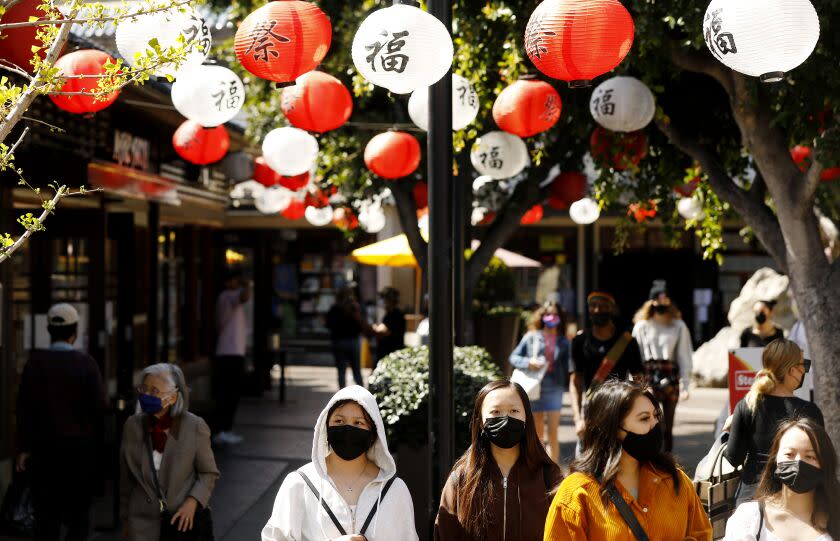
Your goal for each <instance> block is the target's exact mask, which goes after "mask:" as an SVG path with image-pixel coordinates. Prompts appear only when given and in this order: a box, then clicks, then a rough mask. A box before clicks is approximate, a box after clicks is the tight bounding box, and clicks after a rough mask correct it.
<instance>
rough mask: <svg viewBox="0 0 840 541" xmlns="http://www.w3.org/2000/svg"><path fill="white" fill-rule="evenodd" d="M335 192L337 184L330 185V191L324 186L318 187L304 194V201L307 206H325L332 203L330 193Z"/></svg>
mask: <svg viewBox="0 0 840 541" xmlns="http://www.w3.org/2000/svg"><path fill="white" fill-rule="evenodd" d="M335 192H336V189H335V186H330V188H329V191H328V192H327V191H324V190H323V189H322V188H316V189H315V191H314V192H309V193H307V194H306V195H305V196H304V198H303V202H304V203H305V205H306V206H307V207H315V208H318V209H320V208H324V207H326V206H327V205H329V204H330V195H332V194H334V193H335Z"/></svg>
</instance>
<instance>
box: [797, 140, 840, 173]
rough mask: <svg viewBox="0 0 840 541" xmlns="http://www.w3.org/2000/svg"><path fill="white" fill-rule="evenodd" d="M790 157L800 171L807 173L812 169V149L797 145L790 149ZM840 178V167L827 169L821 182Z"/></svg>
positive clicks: (824, 170)
mask: <svg viewBox="0 0 840 541" xmlns="http://www.w3.org/2000/svg"><path fill="white" fill-rule="evenodd" d="M790 157H791V158H793V163H795V164H796V165H797V166H798V167H799V170H800V171H802V172H805V171H807V170H808V168H809V167H811V147H806V146H804V145H796V146H795V147H793V148H792V149H790ZM838 178H840V167H826V168H825V169H823V172H822V173H821V174H820V180H821V181H823V182H830V181H832V180H837V179H838Z"/></svg>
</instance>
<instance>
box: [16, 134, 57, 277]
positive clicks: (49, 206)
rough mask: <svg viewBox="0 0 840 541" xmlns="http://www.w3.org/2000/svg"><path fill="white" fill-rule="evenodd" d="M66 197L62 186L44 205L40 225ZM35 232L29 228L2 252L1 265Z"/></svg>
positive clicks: (39, 218) (39, 219)
mask: <svg viewBox="0 0 840 541" xmlns="http://www.w3.org/2000/svg"><path fill="white" fill-rule="evenodd" d="M18 142H20V141H18ZM66 196H67V187H66V186H61V187H60V188H59V189H58V190H57V191H56V192H55V195H54V196H53V198H52V199H51V200H50V202H49V203H47V204H45V205H44V211H43V212H42V213H41V215H40V216H39V217H38V223H39V224H43V223H44V222H45V221H46V219H47V217H48V216H49V215H50V214H51V213H52V211H53V210H54V209H55V207H56V206H57V205H58V202H59V201H60V200H61V199H62V198H64V197H66ZM34 232H35V230H34V229H32V228H27V229H26V231H24V232H23V234H22V235H21V236H20V237H18V239H17V240H16V241H15V242H14V244H12V245H11V246H9V247H8V248H6V249H5V250H1V251H0V263H3V262H4V261H6V260H7V259H9V258H10V257H11V256H12V254H13V253H15V252H16V251H17V250H18V249H19V248H20V247H21V246H23V244H24V243H25V242H26V239H28V238H29V237H31V236H32V233H34Z"/></svg>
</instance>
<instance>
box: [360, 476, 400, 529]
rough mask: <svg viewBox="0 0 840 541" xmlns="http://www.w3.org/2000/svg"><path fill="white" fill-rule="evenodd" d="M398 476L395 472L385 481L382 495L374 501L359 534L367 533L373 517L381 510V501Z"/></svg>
mask: <svg viewBox="0 0 840 541" xmlns="http://www.w3.org/2000/svg"><path fill="white" fill-rule="evenodd" d="M396 478H397V476H396V474H395V475H394V476H393V477H391V478H390V479H388V481H387V482H386V483H385V487H383V488H382V496H381V497H380V498H378V499H377V500H376V502H374V504H373V509H371V510H370V513H368V516H367V518H366V519H365V523H364V524H363V525H362V529H361V530H359V534H361V535H365V532H366V531H367V529H368V526H370V523H371V521H372V520H373V517H374V516H375V515H376V511H377V510H379V501H380V500H383V499H385V496H386V495H387V494H388V490H390V489H391V485H393V484H394V480H395V479H396Z"/></svg>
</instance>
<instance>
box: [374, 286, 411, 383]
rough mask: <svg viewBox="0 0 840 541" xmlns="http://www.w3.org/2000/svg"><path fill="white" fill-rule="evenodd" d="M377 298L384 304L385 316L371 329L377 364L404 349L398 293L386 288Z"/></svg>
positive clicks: (403, 328)
mask: <svg viewBox="0 0 840 541" xmlns="http://www.w3.org/2000/svg"><path fill="white" fill-rule="evenodd" d="M379 298H381V299H382V301H383V302H384V303H385V316H384V317H383V318H382V323H380V324H378V325H375V326H374V327H373V331H374V333H375V334H376V361H377V362H378V361H379V360H380V359H383V358H384V357H387V356H388V355H390V354H391V353H393V352H395V351H398V350H400V349H402V348H404V347H405V313H403V311H402V310H400V292H399V291H397V290H396V289H395V288H393V287H386V288H385V289H383V290H382V291H380V292H379ZM374 368H376V365H375V364H374Z"/></svg>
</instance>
